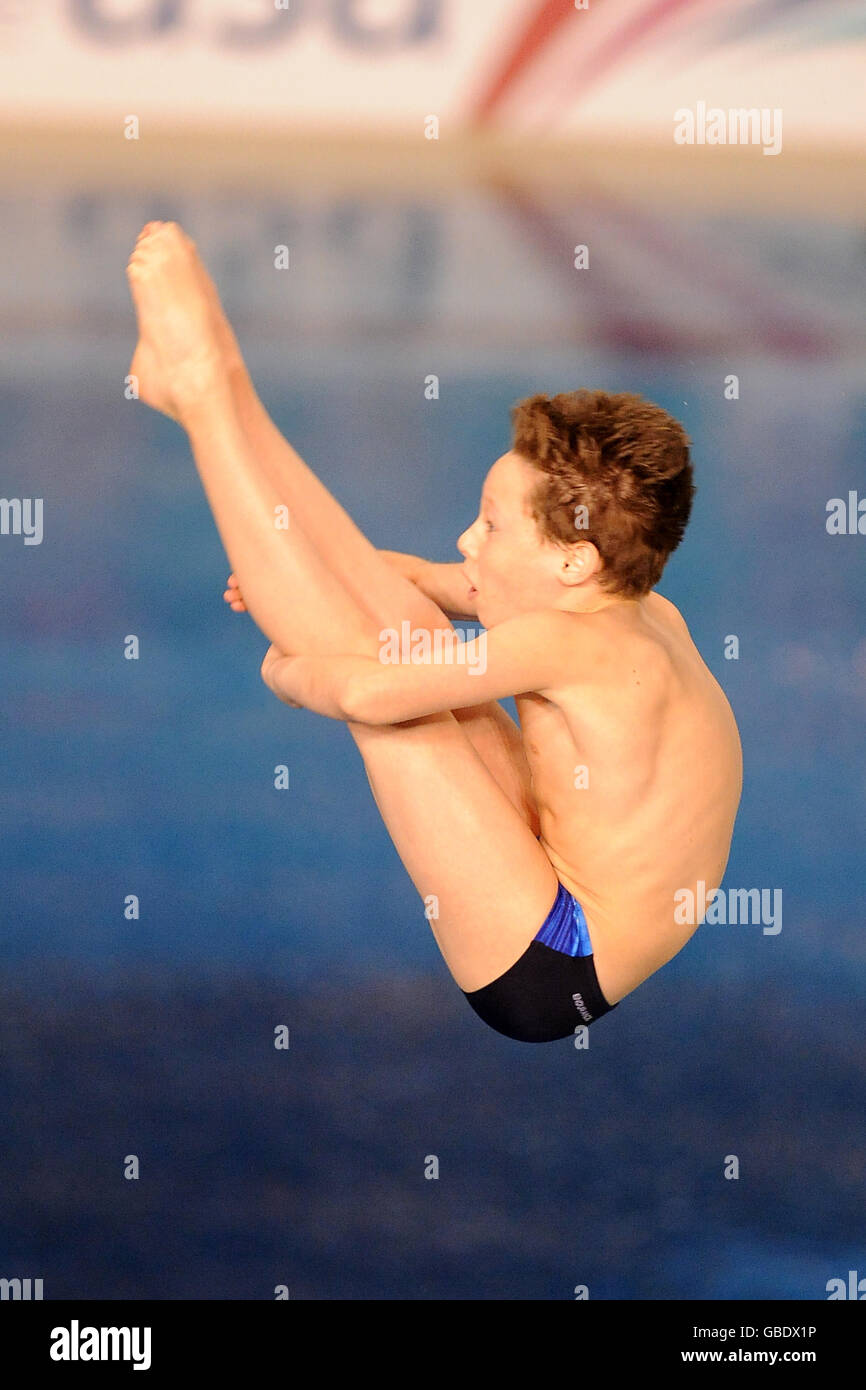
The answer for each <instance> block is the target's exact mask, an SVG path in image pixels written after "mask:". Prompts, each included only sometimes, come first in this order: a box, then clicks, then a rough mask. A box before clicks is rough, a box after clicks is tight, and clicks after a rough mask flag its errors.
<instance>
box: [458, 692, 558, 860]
mask: <svg viewBox="0 0 866 1390" xmlns="http://www.w3.org/2000/svg"><path fill="white" fill-rule="evenodd" d="M452 713H453V715H454V718H455V719H456V720H457V723H458V724H459V725H460V728H461V729H462V730H463V732H464V734H465V735H466V737H467V738H468V739H469V742H470V743H471V744H472V747H473V748H474V749H475V751H476V753H477V754H478V756H479V757H480V758H481V760H482V762H483V763H484V765H485V767H487V768H488V770H489V771H490V773H491V775H492V777H493V778H494V779H495V781H496V783H497V785H498V786H500V787H501V788H502V790H503V791H504V792H505V795H506V796H507V797H508V800H509V801H510V802H511V804H512V806H514V808H515V809H516V810H517V811H518V812H519V813H520V815H521V816H522V817H523V819H524V820H525V821H526V824H527V825H528V826H529V828H530V829H531V831H532V833H533V835H534V836H535V837H536V839H537V838H538V836H539V835H540V834H541V824H540V821H539V817H538V803H537V802H536V800H535V791H534V789H533V786H532V774H531V772H530V770H529V762H528V761H527V757H526V750H525V748H524V746H523V735H522V734H521V732H520V727H519V725H518V724H515V722H514V720H513V719H512V718H511V715H510V714H509V713H508V711H507V710H506V709H504V708H503V707H502V705H500V704H499V702H498V701H496V700H491V701H488V703H487V704H485V705H473V706H471V707H469V708H467V709H455V710H453V711H452Z"/></svg>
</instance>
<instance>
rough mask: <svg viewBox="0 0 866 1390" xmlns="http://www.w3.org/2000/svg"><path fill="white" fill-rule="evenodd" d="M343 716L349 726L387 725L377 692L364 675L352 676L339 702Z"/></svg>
mask: <svg viewBox="0 0 866 1390" xmlns="http://www.w3.org/2000/svg"><path fill="white" fill-rule="evenodd" d="M340 704H341V706H342V710H343V716H344V718H345V719H346V720H348V722H349V723H350V724H387V723H388V722H389V721H388V720H387V719H385V718H383V717H382V714H383V712H382V701H381V697H380V694H379V692H378V691H377V690H376V689H375V687H374V686H373V684H372V683H371V681H370V679H369V677H368V676H367V675H366V673H365V674H364V675H360V676H352V677H351V678H350V680H349V682H348V684H347V685H346V688H345V690H344V691H343V697H342V699H341V701H340Z"/></svg>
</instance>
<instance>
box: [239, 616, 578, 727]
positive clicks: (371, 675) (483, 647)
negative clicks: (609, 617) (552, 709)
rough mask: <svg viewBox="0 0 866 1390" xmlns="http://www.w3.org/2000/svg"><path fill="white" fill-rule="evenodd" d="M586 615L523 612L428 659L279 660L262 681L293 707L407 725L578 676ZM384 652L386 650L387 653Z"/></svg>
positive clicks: (355, 720) (361, 721) (356, 719)
mask: <svg viewBox="0 0 866 1390" xmlns="http://www.w3.org/2000/svg"><path fill="white" fill-rule="evenodd" d="M583 631H584V629H582V627H581V624H580V615H579V614H575V613H563V612H560V611H558V610H556V609H544V610H542V611H539V612H534V613H521V614H519V615H518V616H517V617H515V618H509V619H507V620H506V621H505V622H503V623H500V624H498V625H497V626H496V627H495V628H491V630H490V631H489V632H482V633H481V635H480V636H479V637H476V638H474V639H473V640H472V641H471V642H466V643H462V642H461V641H460V640H459V639H457V638H456V637H455V640H454V643H453V645H452V646H451V647H445V648H443V650H442V651H441V652H440V653H439V654H438V656H437V653H436V649H435V648H434V649H433V651H432V652H431V653H430V655H429V658H428V659H427V660H423V661H418V660H417V658H416V660H415V661H412V660H411V659H407V660H403V661H401V660H399V654H397V660H395V662H394V663H388V662H386V661H379V660H377V659H376V658H375V657H368V656H298V657H278V658H277V659H274V660H272V661H271V663H270V665H269V667H268V669H267V671H266V670H265V669H264V668H263V670H262V676H263V678H264V679H265V682H266V684H267V685H268V686H269V688H270V689H271V690H272V691H273V692H274V694H275V695H277V696H279V698H280V699H281V700H284V701H285V702H286V703H287V704H294V705H300V706H301V707H303V708H305V709H310V710H314V711H315V712H316V713H317V714H324V715H328V716H329V717H330V718H332V719H347V720H350V721H352V722H353V723H358V724H400V723H403V722H404V721H405V720H409V719H419V718H421V717H422V716H423V715H425V714H436V713H438V712H439V711H440V710H451V709H464V708H467V707H468V706H471V705H481V704H484V703H486V702H487V701H488V700H501V699H504V698H505V697H506V696H508V695H521V694H525V693H527V692H529V691H536V692H538V693H539V694H544V693H545V691H546V690H550V689H552V688H554V687H556V686H561V685H564V684H567V683H569V682H570V681H573V680H576V679H577V678H578V673H579V672H580V671H581V669H582V668H583V669H585V667H586V663H585V660H584V656H585V653H584V656H582V655H581V653H582V650H583V648H584V647H585V646H586V642H585V641H581V640H580V639H581V635H582V633H583ZM383 655H384V653H383Z"/></svg>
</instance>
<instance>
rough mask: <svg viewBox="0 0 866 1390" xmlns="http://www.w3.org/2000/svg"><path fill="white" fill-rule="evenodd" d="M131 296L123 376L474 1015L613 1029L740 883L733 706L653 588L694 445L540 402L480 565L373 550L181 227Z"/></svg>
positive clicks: (479, 542)
mask: <svg viewBox="0 0 866 1390" xmlns="http://www.w3.org/2000/svg"><path fill="white" fill-rule="evenodd" d="M128 278H129V283H130V289H131V292H132V296H133V301H134V304H135V308H136V313H137V318H138V327H139V342H138V346H137V348H136V352H135V356H134V358H133V362H132V365H131V368H130V372H131V373H132V374H134V375H135V376H136V377H137V379H138V390H139V396H140V398H141V399H142V400H144V401H145V402H146V403H147V404H149V405H151V406H153V407H154V408H155V409H158V410H161V411H163V412H164V413H166V414H168V415H170V416H172V418H174V419H176V420H177V421H178V422H179V423H180V424H181V425H182V426H183V428H184V429H185V430H186V431H187V433H188V435H189V439H190V444H191V447H192V451H193V455H194V458H195V461H196V465H197V467H198V470H199V473H200V475H201V479H202V482H203V485H204V488H205V492H206V495H207V498H208V501H209V503H210V506H211V509H212V511H213V514H214V518H215V521H216V524H217V527H218V530H219V533H220V536H221V538H222V541H223V544H224V546H225V549H226V552H227V554H228V557H229V563H230V565H231V568H232V570H233V575H232V577H231V579H230V583H229V588H228V590H227V591H226V595H225V597H226V599H227V601H228V602H229V603H231V604H232V606H233V607H234V608H235V609H236V610H238V611H243V610H247V611H249V613H250V614H251V615H252V617H253V619H254V620H255V622H256V623H257V624H258V626H259V628H260V629H261V631H262V632H263V633H264V634H265V636H266V637H267V638H268V640H269V641H270V643H271V646H270V648H269V650H268V652H267V655H266V656H265V660H264V662H263V665H262V677H263V679H264V681H265V683H266V684H267V685H268V687H269V688H270V690H272V691H273V693H274V694H275V695H277V696H278V697H279V698H280V699H281V700H283V701H284V702H285V703H287V704H290V705H293V706H296V707H297V706H300V707H304V708H306V709H309V710H313V711H315V712H317V713H319V714H322V715H326V716H328V717H330V718H332V719H339V720H343V721H345V722H346V724H347V725H348V728H349V730H350V732H351V734H352V737H353V738H354V740H355V743H356V744H357V746H358V749H359V751H360V753H361V756H362V758H363V760H364V765H365V768H366V771H367V777H368V780H369V782H370V786H371V789H372V792H373V796H374V798H375V800H376V804H377V806H378V808H379V811H380V812H381V815H382V818H383V820H384V822H385V824H386V826H387V828H388V831H389V833H390V835H391V838H392V840H393V841H394V844H395V846H396V849H397V851H398V853H399V854H400V856H401V858H402V860H403V863H404V865H405V867H406V870H407V872H408V873H409V875H410V877H411V879H412V881H413V883H414V885H415V887H416V889H417V890H418V892H419V894H420V895H421V897H422V899H423V900H424V902H425V905H426V912H427V915H428V917H429V920H430V925H431V927H432V929H433V932H434V935H435V937H436V941H437V943H438V945H439V948H440V950H441V952H442V955H443V957H444V959H445V962H446V964H447V965H448V968H449V970H450V971H451V974H452V975H453V977H454V979H455V981H456V983H457V985H458V986H459V988H460V989H461V990H462V991H463V993H464V995H465V996H466V997H467V999H468V1001H469V1003H470V1004H471V1005H472V1007H473V1008H474V1009H475V1011H476V1013H478V1014H479V1015H480V1017H481V1018H482V1019H484V1020H485V1021H486V1022H487V1023H489V1024H490V1026H491V1027H493V1028H495V1029H496V1030H497V1031H499V1032H501V1033H504V1034H505V1035H506V1036H508V1037H512V1038H515V1039H518V1040H521V1041H526V1042H547V1041H551V1040H553V1039H556V1038H562V1037H565V1036H568V1035H570V1034H572V1033H573V1032H574V1029H575V1028H576V1027H578V1026H580V1025H581V1024H587V1023H591V1022H593V1021H595V1020H596V1019H597V1018H599V1017H601V1016H602V1015H603V1014H605V1013H607V1012H609V1011H610V1010H611V1008H613V1007H615V1006H616V1005H617V1004H618V1003H619V1001H620V1000H622V999H623V998H625V996H626V995H627V994H629V993H630V992H631V991H632V990H634V989H636V988H637V986H638V985H639V984H641V983H642V981H644V980H645V979H646V978H647V977H648V976H649V975H651V974H653V972H654V971H656V970H658V969H659V968H660V967H661V966H662V965H664V964H665V962H666V961H669V960H670V959H671V958H672V957H673V956H675V955H676V954H677V952H678V951H680V950H681V949H682V947H683V946H684V945H685V943H686V941H687V940H688V939H689V938H690V937H691V936H692V935H693V933H694V931H695V930H696V927H697V925H698V923H697V922H688V923H684V922H682V920H680V919H681V912H678V911H677V908H676V897H675V895H677V894H678V893H679V892H680V890H683V889H690V890H691V892H692V893H693V894H695V895H698V893H699V890H698V884H699V883H700V882H701V881H703V884H704V885H705V892H706V897H709V896H710V894H711V891H712V890H713V889H715V888H717V887H718V886H719V885H720V882H721V879H722V875H723V873H724V870H725V865H726V863H727V859H728V854H729V849H730V843H731V835H732V831H733V825H734V819H735V816H736V812H737V806H738V804H739V798H740V790H741V783H742V760H741V750H740V741H739V737H738V733H737V727H736V723H735V721H734V717H733V714H732V712H731V709H730V706H729V704H728V701H727V699H726V698H725V695H724V693H723V692H722V690H721V688H720V686H719V685H718V683H717V682H716V680H715V679H714V677H713V676H712V674H711V673H710V671H709V670H708V669H707V667H706V666H705V664H704V662H703V661H702V659H701V657H700V654H699V653H698V651H697V649H696V647H695V645H694V643H693V642H692V640H691V637H690V636H689V631H688V628H687V626H686V624H685V622H684V620H683V618H682V617H681V615H680V613H679V612H678V610H677V609H676V608H675V606H674V605H673V604H672V603H670V602H668V600H667V599H664V598H662V597H661V595H659V594H657V593H654V592H653V587H654V585H655V584H657V583H658V580H659V578H660V576H661V573H662V570H663V568H664V565H665V562H666V560H667V557H668V555H669V554H670V553H671V552H672V551H673V550H674V549H675V547H676V546H677V545H678V544H679V541H680V539H681V537H682V534H683V531H684V528H685V525H686V522H687V521H688V518H689V513H690V510H691V505H692V497H693V494H694V487H693V484H692V467H691V463H690V459H689V446H688V440H687V438H686V436H685V434H684V432H683V430H682V428H681V426H680V425H679V424H678V423H677V422H676V421H675V420H674V419H673V418H672V417H671V416H670V415H668V414H667V413H666V412H665V411H663V410H662V409H660V408H659V407H658V406H655V405H652V404H650V403H649V402H647V401H645V400H643V399H642V398H640V397H639V396H634V395H630V394H626V393H618V394H609V393H607V392H604V391H573V392H568V393H565V394H562V395H557V396H554V397H552V398H548V397H546V396H540V395H537V396H533V397H531V398H529V399H527V400H525V401H523V402H521V403H520V404H519V405H518V406H517V407H516V408H515V409H514V411H513V412H512V418H513V425H514V437H513V442H512V447H511V448H510V449H509V450H508V452H507V453H504V454H503V455H502V456H501V457H500V458H498V459H497V460H496V462H495V463H494V464H493V466H492V468H491V469H490V471H489V472H488V474H487V477H486V478H485V481H484V485H483V490H482V496H481V507H480V511H479V514H478V516H477V518H476V519H475V521H473V523H472V525H471V526H469V527H468V529H467V530H465V531H464V532H463V534H462V535H461V536H460V538H459V540H458V542H457V548H458V550H459V552H460V554H461V555H462V556H463V562H461V563H459V564H451V565H448V564H435V563H431V562H428V561H425V560H422V559H419V558H417V557H415V556H406V555H400V554H397V553H395V552H390V551H379V550H377V549H376V548H375V547H374V546H373V545H372V544H371V543H370V542H369V541H368V540H367V538H366V537H365V536H364V535H363V534H362V533H361V532H360V531H359V530H358V528H357V527H356V526H355V524H354V522H353V521H352V520H351V518H350V517H349V516H348V515H347V513H346V512H345V511H344V510H343V508H342V507H341V506H340V504H339V503H338V502H337V501H336V499H335V498H334V497H333V496H332V495H331V494H330V493H329V492H328V490H327V489H326V488H325V487H324V485H323V484H322V483H321V482H320V481H319V479H318V478H317V477H316V476H315V474H314V473H313V472H312V471H311V470H310V469H309V468H308V467H307V465H306V464H305V463H304V461H303V460H302V459H301V458H300V457H299V456H298V454H297V453H296V452H295V451H294V449H292V447H291V445H289V444H288V443H287V442H286V440H285V439H283V437H282V436H281V435H280V433H279V431H278V430H277V429H276V427H275V425H274V424H273V422H272V421H271V420H270V418H269V417H268V415H267V413H266V411H265V410H264V407H263V406H262V404H261V402H260V401H259V399H258V396H257V395H256V393H255V390H254V388H253V386H252V383H251V381H250V379H249V376H248V374H247V372H246V369H245V366H244V363H243V360H242V357H241V354H240V350H239V348H238V345H237V342H236V340H235V338H234V335H233V333H232V331H231V328H230V326H229V324H228V322H227V321H226V319H225V316H224V314H223V312H222V309H221V306H220V303H219V299H218V296H217V294H216V291H215V289H214V286H213V284H212V282H211V281H210V279H209V277H208V276H207V273H206V271H205V270H204V267H203V266H202V264H201V261H200V259H199V257H198V254H197V251H196V248H195V245H194V243H193V242H191V241H190V239H189V238H188V237H187V236H186V235H185V233H184V232H183V231H182V230H181V229H180V227H178V226H177V224H176V223H148V224H147V225H146V226H145V228H144V229H143V231H142V233H141V234H140V236H139V239H138V242H137V244H136V247H135V250H134V251H133V253H132V256H131V257H130V261H129V265H128ZM286 509H287V513H286ZM286 514H287V515H288V526H285V525H284V524H281V523H280V521H279V520H277V519H278V518H280V517H283V518H284V517H285V516H286ZM451 618H468V619H472V620H476V621H477V622H478V623H480V624H482V625H483V628H484V629H485V630H484V631H483V632H482V633H481V634H480V635H479V636H478V637H477V638H475V639H473V640H472V642H470V643H468V644H467V647H466V650H465V652H464V653H463V654H462V655H463V658H464V659H462V660H459V659H457V658H456V656H455V653H454V651H453V650H452V649H450V648H449V644H448V643H447V642H446V641H443V640H440V641H439V643H438V644H437V645H436V647H435V651H436V652H437V656H436V657H433V658H431V659H427V660H420V661H419V660H417V659H409V658H406V659H403V660H401V661H398V662H394V661H393V660H389V659H386V658H385V657H384V655H383V646H384V637H385V634H386V633H389V632H395V631H396V632H398V633H399V632H401V631H403V630H405V629H404V624H408V625H409V628H410V629H411V633H412V635H413V638H414V637H416V636H417V635H418V634H422V635H423V634H425V633H426V634H428V636H429V637H433V636H435V635H436V634H437V633H438V634H439V637H440V639H443V638H444V634H445V632H446V631H447V632H448V633H450V635H451V636H453V635H454V634H453V629H452V626H451V622H450V619H451ZM449 653H450V654H449ZM506 696H514V697H515V701H516V707H517V711H518V716H519V721H520V723H519V727H518V726H517V725H516V724H515V723H514V722H513V720H512V719H511V718H510V716H509V715H508V713H507V712H506V710H505V709H504V708H503V707H502V705H500V704H499V703H498V702H499V701H500V700H501V699H503V698H505V697H506ZM704 900H706V898H705V899H704Z"/></svg>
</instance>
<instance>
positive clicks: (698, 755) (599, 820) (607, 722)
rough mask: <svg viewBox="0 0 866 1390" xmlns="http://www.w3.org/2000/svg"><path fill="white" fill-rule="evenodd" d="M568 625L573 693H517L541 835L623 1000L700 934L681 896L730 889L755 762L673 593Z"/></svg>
mask: <svg viewBox="0 0 866 1390" xmlns="http://www.w3.org/2000/svg"><path fill="white" fill-rule="evenodd" d="M569 617H570V619H572V620H573V622H574V624H575V645H574V649H573V650H572V651H571V652H568V651H566V650H564V651H563V683H562V685H557V686H556V687H555V688H551V689H548V690H545V691H544V692H538V693H536V694H531V695H519V696H516V697H515V699H516V705H517V710H518V715H519V719H520V724H521V729H522V732H523V741H524V746H525V749H526V755H527V759H528V762H529V766H530V770H531V772H532V782H533V790H534V793H535V797H536V801H537V804H538V810H539V820H540V827H541V835H540V840H541V843H542V845H543V847H544V849H545V850H546V852H547V854H548V856H549V858H550V860H551V863H552V864H553V866H554V868H555V869H556V871H557V874H558V876H559V878H560V879H561V881H562V882H563V883H564V884H565V886H566V888H568V890H569V891H570V892H571V893H573V894H574V896H575V897H576V898H577V899H578V901H579V902H580V904H581V906H582V908H583V911H584V915H585V917H586V920H587V924H588V927H589V931H590V935H591V938H592V942H593V948H594V952H595V966H596V972H597V975H598V980H599V984H600V986H601V989H602V991H603V993H604V995H605V997H606V998H607V1000H608V1001H609V1002H610V1003H616V1002H617V1001H618V1000H619V999H621V998H622V997H623V996H624V995H626V994H628V993H629V992H630V991H631V990H632V989H634V988H636V986H637V985H639V984H640V983H641V982H642V981H643V980H645V979H646V978H647V976H648V975H650V974H652V973H653V971H655V970H657V969H659V967H660V966H662V965H663V964H664V963H665V962H666V961H668V960H670V959H671V957H672V956H674V955H676V953H677V952H678V951H679V950H680V949H681V948H682V946H683V945H684V944H685V942H686V941H687V940H688V938H689V937H690V936H691V935H692V934H693V932H694V930H695V926H696V923H694V922H692V923H686V924H683V923H678V922H677V921H676V920H675V909H676V903H675V894H676V893H677V891H678V890H680V889H689V890H691V892H693V893H697V885H698V882H699V881H701V880H702V881H703V883H704V884H705V886H706V892H707V894H709V893H710V892H711V891H712V890H713V889H714V888H716V887H718V885H719V883H720V881H721V878H722V875H723V873H724V869H725V865H726V863H727V858H728V852H729V846H730V840H731V832H732V828H733V823H734V818H735V815H736V810H737V805H738V802H739V797H740V790H741V785H742V754H741V748H740V740H739V736H738V733H737V727H736V723H735V721H734V717H733V713H732V711H731V708H730V705H729V704H728V701H727V699H726V697H725V695H724V693H723V691H722V690H721V688H720V686H719V685H718V683H717V681H716V680H715V678H714V677H713V675H712V674H711V672H710V671H709V670H708V669H707V667H706V665H705V664H704V662H703V660H702V659H701V656H700V654H699V652H698V651H697V648H696V647H695V645H694V643H693V642H692V640H691V637H690V635H689V632H688V628H687V626H686V624H685V622H684V620H683V618H682V617H681V615H680V613H679V612H678V610H677V609H676V607H675V606H674V605H673V604H672V603H669V602H668V600H667V599H664V598H662V597H661V595H660V594H656V593H650V594H649V595H647V596H646V598H644V599H643V600H641V601H640V603H638V604H636V605H629V606H628V607H627V608H626V609H621V608H615V607H614V608H605V609H603V610H601V611H600V612H597V613H574V614H570V615H569Z"/></svg>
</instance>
